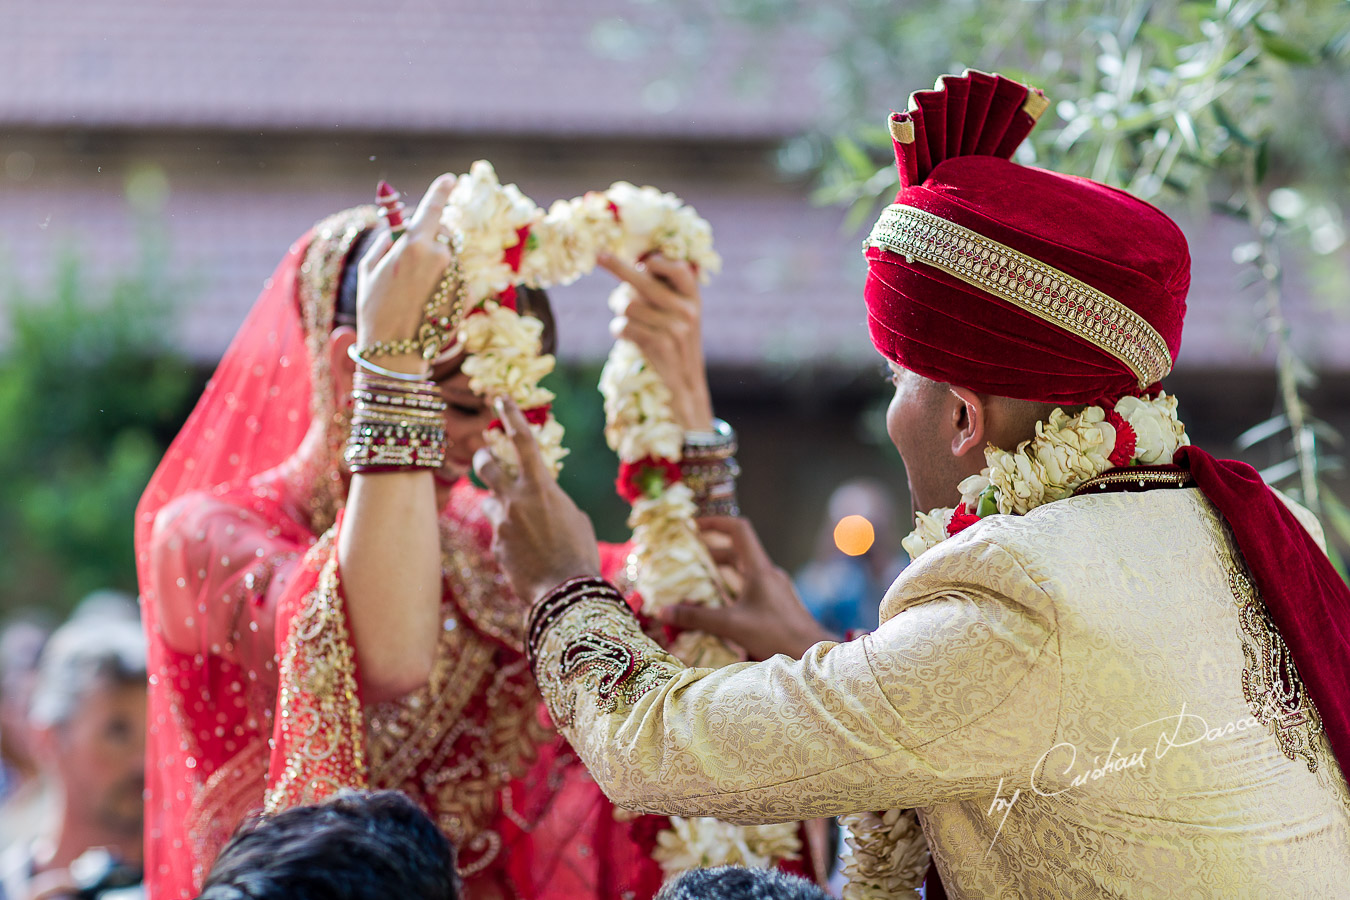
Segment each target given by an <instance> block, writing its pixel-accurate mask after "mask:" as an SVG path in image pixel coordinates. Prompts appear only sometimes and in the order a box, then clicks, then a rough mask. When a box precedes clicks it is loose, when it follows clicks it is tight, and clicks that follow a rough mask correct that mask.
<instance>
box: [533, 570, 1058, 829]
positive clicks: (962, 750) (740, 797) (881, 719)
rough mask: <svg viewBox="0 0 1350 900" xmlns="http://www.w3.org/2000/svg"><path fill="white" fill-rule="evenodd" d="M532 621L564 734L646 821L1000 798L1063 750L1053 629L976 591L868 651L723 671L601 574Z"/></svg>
mask: <svg viewBox="0 0 1350 900" xmlns="http://www.w3.org/2000/svg"><path fill="white" fill-rule="evenodd" d="M984 553H985V554H986V555H989V556H1004V555H1005V554H1003V551H1001V550H999V549H998V548H997V547H992V546H991V547H986V548H984ZM976 555H977V556H978V555H980V554H976ZM1005 571H1006V569H1005ZM577 596H581V597H583V599H579V600H578V599H576V597H577ZM531 624H532V628H531V646H532V649H533V652H534V666H535V673H536V677H537V678H538V680H539V684H540V687H541V689H542V691H543V694H544V697H545V698H546V700H547V701H548V705H549V709H550V711H551V712H552V714H553V716H554V719H555V721H556V723H557V725H558V727H559V728H560V729H561V730H562V731H563V733H564V734H565V735H566V736H567V738H568V739H569V740H570V741H571V742H572V745H573V747H574V748H575V749H576V750H577V752H578V753H579V754H580V756H581V758H582V759H583V760H584V761H585V763H586V765H587V766H588V767H589V768H590V770H591V772H592V774H593V775H594V776H595V778H596V781H597V782H598V783H599V784H600V786H601V787H602V788H603V789H604V791H605V793H606V794H608V795H609V796H610V798H611V799H612V800H614V801H615V802H616V803H618V804H620V805H623V806H629V807H632V808H635V809H640V810H643V811H646V812H654V813H660V814H666V815H689V816H693V815H700V816H704V815H711V816H717V817H718V818H722V819H726V820H729V821H733V822H742V823H757V822H772V821H786V820H791V819H804V818H812V817H816V816H827V815H837V814H842V813H847V812H856V811H860V810H875V809H889V808H894V807H910V806H926V805H930V804H933V803H936V802H940V801H944V800H951V799H959V798H962V797H967V796H985V795H986V794H987V793H988V791H989V790H990V789H991V788H992V787H993V786H994V785H995V784H997V782H998V779H999V778H1000V777H1002V776H1004V775H1006V774H1016V775H1018V776H1023V775H1025V774H1026V773H1028V772H1029V771H1030V769H1031V767H1032V766H1033V765H1034V763H1035V760H1036V758H1037V756H1038V755H1039V754H1041V753H1042V752H1043V751H1044V749H1045V748H1046V747H1048V746H1050V745H1051V743H1053V737H1052V736H1053V734H1054V728H1055V724H1054V722H1055V720H1054V715H1055V711H1054V709H1053V708H1048V707H1053V704H1046V703H1044V702H1043V701H1044V699H1045V698H1046V697H1053V696H1055V695H1056V693H1057V690H1058V683H1057V679H1058V673H1057V660H1056V658H1055V650H1054V641H1053V632H1052V630H1051V627H1050V625H1049V624H1048V623H1047V622H1045V621H1044V620H1043V619H1042V618H1041V617H1039V616H1038V615H1036V614H1034V613H1032V612H1031V611H1030V610H1029V609H1028V608H1026V607H1024V606H1022V605H1019V604H1018V603H1015V602H1012V601H1010V600H1009V598H1008V597H1005V596H1001V595H995V594H992V593H989V592H988V591H987V590H985V589H981V588H976V587H972V586H969V585H966V586H964V587H963V589H962V590H953V591H950V592H947V593H943V594H940V595H937V596H933V597H930V598H926V599H925V600H923V601H922V602H919V603H916V604H914V605H912V606H910V607H909V608H907V609H906V610H905V611H904V612H902V613H901V614H899V615H897V616H896V617H894V618H893V619H891V620H890V621H889V622H887V623H886V624H884V625H882V626H881V628H880V629H878V630H877V631H876V632H874V633H873V634H872V635H869V636H868V637H866V638H863V639H861V640H859V641H853V642H849V643H844V644H834V643H828V642H827V643H821V644H817V645H816V646H814V647H813V648H811V650H810V651H808V652H807V653H806V654H805V656H804V657H803V658H802V659H800V660H794V659H790V658H789V657H786V656H775V657H773V658H771V659H769V660H766V661H765V662H762V663H743V664H739V665H732V666H727V667H725V668H722V669H716V670H710V669H691V668H687V667H685V666H684V665H682V664H681V663H680V662H679V661H678V660H676V659H675V658H674V657H672V656H670V655H669V654H667V653H666V652H664V651H663V650H662V649H661V648H660V647H659V646H658V645H657V644H656V643H655V642H653V641H651V640H650V639H648V638H647V637H646V636H645V635H644V634H643V633H642V631H641V630H640V628H639V627H638V625H637V622H636V620H635V619H634V618H633V617H632V615H631V614H630V613H629V612H628V611H627V609H626V608H623V607H621V605H620V603H619V602H618V601H617V595H614V594H607V593H606V588H605V587H604V586H603V584H602V583H600V582H599V581H598V580H577V581H574V582H572V583H570V584H569V585H564V586H562V587H561V588H559V589H555V590H554V591H552V592H550V593H549V594H548V595H547V596H545V597H544V598H543V600H542V601H541V602H540V603H539V604H538V605H537V606H536V608H535V613H534V615H533V617H532V621H531Z"/></svg>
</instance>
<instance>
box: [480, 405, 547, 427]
mask: <svg viewBox="0 0 1350 900" xmlns="http://www.w3.org/2000/svg"><path fill="white" fill-rule="evenodd" d="M552 411H553V404H552V403H545V404H544V405H543V406H532V407H530V408H529V409H522V410H521V411H520V413H521V415H523V416H524V417H525V421H526V422H529V423H530V424H531V425H543V424H544V423H545V422H547V421H548V414H549V413H550V412H552ZM493 429H496V430H497V431H505V430H506V426H505V425H503V424H502V420H501V419H493V420H492V421H491V422H489V423H487V430H488V431H492V430H493Z"/></svg>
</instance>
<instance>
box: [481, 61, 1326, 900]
mask: <svg viewBox="0 0 1350 900" xmlns="http://www.w3.org/2000/svg"><path fill="white" fill-rule="evenodd" d="M1045 105H1046V101H1045V99H1044V98H1043V97H1042V96H1041V95H1040V94H1039V93H1038V92H1034V91H1028V89H1027V88H1025V87H1023V86H1022V85H1019V84H1016V83H1015V82H1012V81H1009V80H1007V79H1004V78H1001V77H999V76H991V75H985V74H983V73H967V75H965V76H963V77H961V78H950V77H949V78H944V79H943V80H942V81H940V82H939V85H938V88H937V89H936V90H934V91H927V92H922V93H919V94H916V95H915V96H914V97H913V98H912V99H911V104H910V109H909V111H908V112H906V113H900V114H895V115H893V116H892V118H891V122H890V126H891V132H892V135H893V137H894V139H895V148H896V153H897V161H898V164H899V169H900V180H901V190H900V193H899V194H898V195H897V198H896V203H895V204H894V205H892V206H891V207H889V208H888V209H887V210H886V211H885V212H884V213H883V214H882V216H881V219H880V220H879V221H878V223H877V225H876V227H875V228H874V229H873V232H872V235H871V237H870V238H869V240H868V245H867V264H868V276H869V277H868V284H867V288H866V295H865V299H866V303H867V309H868V320H869V328H870V331H871V336H872V342H873V344H874V346H875V347H876V349H877V350H878V351H879V352H880V353H881V354H882V355H883V356H884V357H885V358H886V359H887V361H888V362H889V364H890V366H891V368H892V370H893V372H894V382H895V396H894V399H893V400H892V402H891V405H890V409H889V410H888V412H887V427H888V431H889V433H890V436H891V438H892V440H893V442H894V443H895V445H896V448H897V450H898V451H899V452H900V455H901V457H902V458H903V460H904V463H905V467H906V470H907V472H908V477H909V483H910V487H911V492H912V494H913V496H914V499H915V504H916V506H917V507H918V508H919V509H925V510H927V509H933V510H934V512H933V514H932V515H925V516H920V521H919V524H920V527H919V528H918V529H917V530H916V533H915V535H913V536H912V537H911V539H910V541H909V544H908V546H910V547H911V552H913V553H916V554H917V553H921V554H922V555H921V556H920V557H919V558H917V559H916V560H915V562H914V564H912V565H911V566H910V567H909V568H908V569H907V570H906V571H905V572H904V574H903V575H902V576H901V577H900V578H899V579H898V580H897V581H896V583H895V584H894V585H893V586H892V587H891V589H890V590H889V591H888V592H887V594H886V596H885V598H884V600H883V601H882V606H881V621H882V624H881V626H880V627H879V628H878V630H877V631H875V632H874V633H872V634H871V635H869V636H867V637H864V638H862V639H860V640H856V641H851V642H847V643H834V642H831V641H823V642H820V643H815V644H814V645H813V646H809V647H808V646H807V645H809V644H810V643H811V641H812V640H814V638H815V635H814V634H813V632H812V626H811V625H810V624H809V619H808V618H807V617H806V616H805V614H804V613H803V612H802V611H801V609H800V604H798V603H797V601H796V598H795V596H794V595H793V594H792V592H791V587H790V584H789V583H788V582H787V581H786V580H785V579H784V578H783V577H782V575H781V573H780V572H779V570H777V569H776V568H775V567H774V566H773V565H772V563H770V562H769V561H768V559H767V557H766V556H765V555H764V553H763V550H762V549H761V548H760V547H759V544H758V541H757V540H756V539H755V538H754V534H753V532H752V531H751V529H750V528H749V526H748V524H746V523H744V522H742V521H735V520H733V521H721V522H712V523H709V524H710V526H711V527H712V528H714V529H716V530H722V531H725V532H727V533H729V534H730V535H731V537H732V539H733V546H734V549H733V550H732V551H731V552H730V553H729V554H728V555H727V556H728V561H730V562H732V563H734V564H735V565H737V567H738V568H739V569H740V570H741V573H742V575H743V576H744V580H745V586H744V588H743V590H742V592H741V595H740V597H739V599H738V602H737V603H736V604H735V605H734V606H732V607H730V608H728V609H726V610H720V611H718V610H713V611H698V612H696V613H689V612H685V613H684V614H683V617H682V618H680V619H679V620H678V621H677V624H684V625H694V626H698V627H702V628H707V629H710V630H718V631H720V632H722V633H724V634H727V635H729V636H731V637H733V638H734V639H736V640H739V641H741V642H743V643H744V644H745V645H746V646H747V648H748V649H750V650H751V652H752V654H755V655H759V656H765V655H769V654H771V653H773V652H774V651H775V650H785V651H788V654H787V655H775V656H772V657H771V658H768V659H766V660H765V661H764V662H760V663H747V664H743V665H739V666H730V667H727V668H724V669H718V670H715V671H714V670H705V669H690V668H686V667H684V666H683V665H682V664H681V663H680V662H678V661H677V660H676V659H674V658H673V657H671V656H670V655H668V654H666V653H665V652H663V651H662V650H661V649H660V648H659V647H658V646H657V645H656V644H655V643H653V642H652V641H650V640H648V639H647V638H646V637H645V636H644V634H643V633H642V631H641V629H640V628H639V627H638V625H637V622H636V621H635V619H634V618H633V616H632V615H631V614H630V613H629V611H628V609H627V608H626V607H625V606H624V604H623V602H622V599H621V598H620V597H619V595H618V594H617V592H615V591H614V590H613V588H611V587H610V586H608V585H607V584H606V583H605V582H603V581H601V580H600V579H599V578H598V577H597V576H598V572H599V568H598V560H597V556H596V550H595V542H594V537H593V532H592V531H591V528H590V526H589V523H588V522H587V521H586V519H585V517H584V516H583V515H582V514H581V513H580V512H579V511H578V510H577V509H576V507H575V506H574V505H573V504H572V503H571V501H570V500H569V499H568V498H567V497H566V496H565V495H564V494H563V493H562V492H561V491H560V490H559V489H558V488H557V487H556V486H555V485H554V484H553V483H552V481H551V480H550V479H549V478H548V477H547V475H546V473H545V470H544V467H543V465H542V462H541V460H540V458H539V455H538V452H537V450H536V449H535V448H534V447H533V445H532V442H531V438H530V432H529V429H528V428H527V427H526V425H525V422H524V420H523V418H522V417H521V416H520V414H519V412H518V411H517V410H516V409H514V408H513V407H511V406H510V405H509V404H505V405H504V406H503V411H504V419H505V422H506V423H507V425H508V430H509V431H510V432H511V434H512V436H513V439H514V440H515V443H516V447H517V450H518V451H519V453H520V456H521V459H522V464H521V466H520V469H519V471H518V472H517V473H515V474H511V473H508V472H506V471H505V470H504V469H503V468H502V467H501V466H500V465H499V464H498V462H497V461H496V460H495V459H493V458H491V456H490V455H489V454H486V453H480V455H479V457H478V458H477V459H476V464H477V468H478V471H479V473H480V475H481V476H482V477H483V479H484V480H485V481H486V482H487V483H488V484H489V486H490V487H492V489H493V490H494V491H495V493H496V494H497V497H498V504H499V505H498V507H497V509H496V510H495V513H496V523H497V541H498V543H497V550H498V554H499V556H500V558H501V560H502V563H503V566H504V568H505V570H506V572H507V573H508V575H509V577H510V578H511V580H512V582H513V584H514V586H515V587H516V589H517V591H518V592H519V593H520V595H521V596H522V597H526V598H531V599H533V600H534V607H533V611H532V614H531V619H530V626H529V639H530V649H531V652H532V654H533V664H534V669H535V673H536V675H537V677H538V679H539V682H540V686H541V688H542V690H543V692H544V696H545V698H546V699H547V700H548V703H549V707H550V710H551V712H552V714H553V717H554V719H555V721H556V722H557V724H558V726H559V727H560V728H561V729H562V730H563V732H564V733H565V734H566V735H567V737H568V739H569V740H570V741H571V742H572V744H573V746H574V747H575V748H576V749H577V751H578V753H579V754H580V755H581V756H582V758H583V759H584V760H585V762H586V764H587V765H588V766H589V768H590V769H591V771H592V773H593V774H594V775H595V778H596V780H597V781H598V782H599V783H600V784H601V786H602V787H603V788H604V789H605V791H606V792H607V793H608V794H609V795H610V797H611V798H613V799H614V800H615V801H616V802H618V803H620V804H623V805H626V806H631V807H634V808H637V809H641V810H644V811H649V812H659V813H663V814H674V815H699V816H701V815H713V816H717V817H719V818H722V819H727V820H730V821H736V822H746V823H751V822H772V821H783V820H789V819H806V818H811V817H816V816H826V815H841V814H849V813H869V812H876V811H884V810H893V809H909V808H917V809H918V810H919V812H920V816H921V819H922V824H923V830H924V833H925V835H926V837H927V841H928V844H929V846H930V847H931V850H932V854H933V859H934V862H935V863H936V865H937V869H938V871H939V873H940V875H941V878H942V881H943V882H944V884H945V887H946V890H947V892H948V894H949V895H950V896H953V897H972V898H973V897H1023V898H1026V897H1045V898H1056V897H1157V896H1244V897H1246V896H1250V897H1266V896H1277V895H1287V896H1319V897H1322V896H1325V897H1332V896H1347V893H1346V892H1347V891H1348V890H1350V887H1347V886H1350V790H1348V789H1347V785H1346V781H1345V777H1344V775H1343V772H1344V771H1345V767H1346V765H1347V764H1348V763H1350V591H1347V589H1346V586H1345V584H1344V583H1343V582H1342V581H1340V579H1339V578H1338V577H1337V576H1336V573H1335V571H1334V570H1333V569H1332V567H1331V565H1330V563H1329V562H1328V561H1327V558H1326V556H1325V553H1324V552H1323V551H1322V550H1321V549H1320V548H1319V546H1318V539H1319V538H1320V536H1319V538H1314V536H1313V535H1312V534H1310V533H1309V531H1307V530H1305V528H1304V526H1303V525H1301V524H1300V519H1299V518H1298V515H1299V513H1301V511H1299V512H1295V511H1292V510H1291V508H1290V507H1287V506H1286V505H1285V504H1284V503H1283V502H1282V501H1281V500H1280V499H1279V498H1278V497H1277V496H1276V495H1275V494H1273V493H1272V492H1271V491H1270V489H1269V488H1267V487H1266V486H1265V485H1264V484H1262V483H1261V482H1260V480H1259V478H1257V477H1256V475H1255V473H1254V472H1253V471H1252V470H1251V469H1250V468H1248V467H1246V466H1242V465H1240V464H1237V463H1231V462H1224V461H1219V460H1215V459H1214V458H1212V457H1210V456H1209V455H1207V454H1205V453H1203V452H1202V451H1199V450H1198V449H1196V448H1194V447H1189V446H1187V444H1188V441H1187V439H1186V437H1185V432H1184V427H1183V426H1182V425H1181V422H1180V421H1179V420H1178V419H1177V417H1176V414H1175V401H1173V400H1171V398H1168V397H1167V396H1166V395H1165V394H1162V393H1161V392H1160V388H1159V386H1158V384H1157V382H1158V381H1159V380H1160V379H1161V378H1162V377H1163V376H1164V375H1166V374H1167V372H1168V371H1169V370H1170V369H1171V365H1172V360H1173V359H1174V358H1175V355H1176V352H1177V350H1178V347H1179V345H1180V337H1181V325H1182V320H1183V317H1184V314H1185V297H1186V291H1187V287H1188V285H1189V269H1190V260H1189V255H1188V252H1187V248H1186V243H1185V240H1184V238H1183V237H1182V235H1181V232H1180V231H1179V230H1178V228H1177V227H1176V225H1175V224H1174V223H1173V222H1172V221H1171V220H1169V219H1168V218H1167V217H1166V216H1165V215H1163V214H1162V213H1161V212H1159V211H1158V210H1156V209H1154V208H1153V207H1151V206H1149V205H1147V204H1145V203H1143V202H1141V201H1139V200H1137V199H1135V198H1134V197H1131V196H1130V195H1128V194H1125V193H1123V192H1121V191H1117V190H1114V189H1111V188H1108V187H1106V186H1104V185H1100V184H1097V183H1094V182H1091V181H1087V180H1084V179H1079V178H1073V177H1069V176H1064V175H1059V174H1056V173H1052V172H1047V171H1043V170H1038V169H1032V168H1028V167H1023V166H1019V165H1016V164H1014V163H1012V162H1009V161H1008V158H1009V157H1010V156H1011V154H1012V152H1013V150H1014V149H1015V148H1016V146H1017V144H1018V143H1020V141H1021V140H1022V139H1023V138H1024V137H1025V136H1026V134H1027V133H1028V132H1029V131H1030V129H1031V127H1032V126H1033V125H1034V122H1035V118H1036V116H1037V115H1038V114H1039V113H1040V111H1041V110H1043V109H1044V108H1045ZM944 507H945V508H947V509H940V508H944ZM953 507H954V509H953ZM1312 527H1313V528H1314V529H1315V523H1314V524H1312ZM859 821H865V822H869V823H871V829H870V830H869V829H868V828H861V829H860V830H861V831H862V832H863V833H861V834H858V835H855V838H856V839H857V840H858V841H859V843H860V846H861V847H862V850H861V853H862V855H863V856H864V857H866V858H865V859H863V860H862V861H861V862H862V864H863V865H862V868H861V869H860V871H862V872H863V873H864V874H865V875H866V876H867V879H868V880H867V883H866V884H865V885H864V884H860V885H858V887H859V888H860V889H862V888H869V887H870V889H871V890H872V891H874V892H875V894H876V895H878V896H885V895H889V894H890V893H891V892H893V891H895V890H897V889H898V888H899V887H901V886H902V880H901V878H900V873H898V872H892V871H888V870H887V865H888V861H890V860H894V859H899V858H901V857H904V856H905V855H906V853H905V851H904V848H896V847H894V846H893V845H892V844H891V843H890V842H891V840H892V837H893V835H894V834H895V833H898V832H899V831H901V830H902V829H898V828H894V829H893V828H892V827H891V823H894V822H895V817H894V815H891V816H889V817H882V816H872V817H870V818H867V819H865V820H859Z"/></svg>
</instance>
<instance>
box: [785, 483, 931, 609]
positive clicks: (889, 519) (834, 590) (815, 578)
mask: <svg viewBox="0 0 1350 900" xmlns="http://www.w3.org/2000/svg"><path fill="white" fill-rule="evenodd" d="M848 516H860V517H862V518H863V519H866V520H867V521H868V522H869V523H870V524H871V527H872V534H873V537H872V540H871V541H870V542H867V541H863V542H862V544H861V545H859V544H856V543H855V545H854V546H852V547H850V546H847V545H844V546H841V542H840V541H839V540H838V539H837V538H836V535H835V530H836V528H837V527H838V525H839V523H840V522H841V521H843V520H844V518H845V517H848ZM853 537H855V540H856V536H853ZM863 546H865V547H866V549H865V550H862V552H860V553H857V552H853V551H855V548H856V549H861V547H863ZM846 550H847V551H850V552H845V551H846ZM906 561H907V558H906V557H905V556H904V554H903V551H902V550H901V549H900V540H899V537H898V535H897V534H896V530H895V502H894V501H893V500H892V499H891V495H890V492H889V491H888V490H887V488H886V486H885V485H884V484H882V483H881V482H879V481H876V480H874V479H871V478H856V479H852V480H850V481H845V482H844V483H843V484H841V485H839V487H837V488H835V489H834V493H832V494H830V502H829V506H828V508H827V509H826V513H825V521H824V522H822V523H821V526H820V537H819V539H818V540H817V542H816V552H815V556H814V557H813V558H812V560H811V561H810V562H809V563H807V564H806V565H805V566H803V567H802V568H801V569H800V570H799V571H798V572H797V575H796V577H795V578H794V579H793V580H794V581H795V582H796V586H797V593H798V594H799V595H800V596H801V598H802V602H803V603H804V604H806V608H807V609H808V610H810V611H811V615H813V616H815V618H816V621H818V622H819V623H820V624H821V625H822V626H824V627H825V629H826V630H827V631H831V632H833V633H834V634H837V635H841V636H842V635H846V634H847V633H848V632H850V631H872V630H873V629H875V628H876V627H877V621H878V619H877V610H878V604H879V599H880V597H881V596H882V595H883V594H884V593H886V588H888V587H890V585H891V582H892V581H894V580H895V578H896V576H897V575H899V574H900V570H901V569H903V568H904V567H905V563H906Z"/></svg>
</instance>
